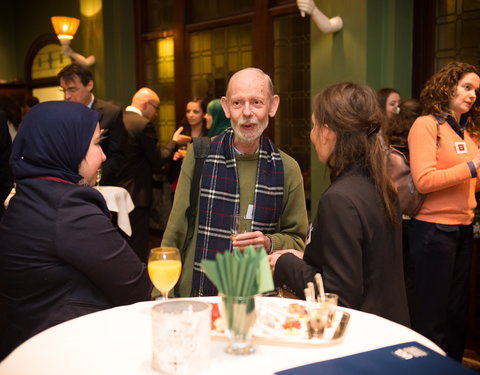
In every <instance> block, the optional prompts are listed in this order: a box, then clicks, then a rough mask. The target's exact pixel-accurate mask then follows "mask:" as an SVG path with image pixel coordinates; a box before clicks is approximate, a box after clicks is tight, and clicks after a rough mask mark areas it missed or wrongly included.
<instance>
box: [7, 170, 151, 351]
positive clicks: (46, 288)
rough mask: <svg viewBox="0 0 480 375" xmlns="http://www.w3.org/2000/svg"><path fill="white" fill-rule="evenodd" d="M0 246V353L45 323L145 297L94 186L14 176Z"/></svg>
mask: <svg viewBox="0 0 480 375" xmlns="http://www.w3.org/2000/svg"><path fill="white" fill-rule="evenodd" d="M0 243H1V246H0V332H1V334H0V358H2V357H3V356H4V355H6V354H7V353H8V352H10V351H11V350H12V349H14V348H15V347H16V346H17V345H19V344H20V343H22V342H23V341H25V340H27V339H28V338H29V337H31V336H33V335H35V334H37V333H38V332H40V331H42V330H44V329H46V328H49V327H51V326H54V325H56V324H59V323H61V322H64V321H66V320H69V319H73V318H76V317H78V316H81V315H84V314H88V313H91V312H95V311H99V310H104V309H107V308H110V307H114V306H119V305H125V304H131V303H134V302H138V301H142V300H148V299H149V298H150V291H151V283H150V281H149V277H148V273H147V270H146V266H145V264H143V263H142V262H140V260H139V259H138V257H137V256H136V255H135V254H134V252H133V251H132V249H131V248H130V247H129V246H128V245H127V243H126V242H125V240H124V239H123V238H122V236H121V235H120V234H119V233H118V230H117V229H116V228H115V227H113V225H112V223H111V221H110V217H109V211H108V209H107V206H106V203H105V200H104V199H103V197H102V195H101V194H100V193H99V192H98V191H97V190H96V189H93V188H90V187H86V186H80V185H73V184H68V183H62V182H56V181H50V180H44V179H33V178H29V179H24V180H20V181H17V193H16V194H15V196H14V197H13V198H12V200H11V201H10V204H9V207H8V209H7V210H6V212H5V214H4V216H3V219H2V221H1V222H0Z"/></svg>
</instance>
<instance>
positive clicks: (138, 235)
mask: <svg viewBox="0 0 480 375" xmlns="http://www.w3.org/2000/svg"><path fill="white" fill-rule="evenodd" d="M128 217H129V219H130V225H131V227H132V235H131V236H130V237H128V236H127V235H126V234H123V236H124V238H125V239H126V240H127V242H128V244H129V245H130V247H131V248H132V249H133V251H135V253H136V254H137V256H138V257H139V258H140V260H141V261H142V262H144V263H147V261H148V252H149V248H148V236H149V224H150V207H135V209H134V210H133V211H132V212H130V213H129V214H128ZM122 233H123V232H122Z"/></svg>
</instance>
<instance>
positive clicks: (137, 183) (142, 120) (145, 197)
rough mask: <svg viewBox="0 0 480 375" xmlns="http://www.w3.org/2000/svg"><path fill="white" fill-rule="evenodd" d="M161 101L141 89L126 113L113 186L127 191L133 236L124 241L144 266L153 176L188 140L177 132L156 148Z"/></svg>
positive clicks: (149, 92)
mask: <svg viewBox="0 0 480 375" xmlns="http://www.w3.org/2000/svg"><path fill="white" fill-rule="evenodd" d="M159 105H160V98H159V97H158V95H157V94H156V93H155V92H154V91H152V90H150V89H149V88H146V87H144V88H141V89H140V90H138V91H137V92H136V93H135V95H134V96H133V98H132V103H131V104H130V106H128V107H127V108H126V109H125V112H124V114H123V122H124V125H125V128H126V130H127V135H128V136H127V147H126V149H125V164H124V165H123V166H122V169H121V171H120V172H119V175H118V179H117V180H116V181H114V182H115V185H118V186H122V187H124V188H125V189H127V190H128V192H129V193H130V196H131V197H132V200H133V203H134V204H135V209H134V210H133V211H132V212H130V215H129V216H130V223H131V226H132V236H131V237H127V238H126V240H127V242H128V243H129V245H130V246H131V247H132V249H133V250H134V251H135V252H136V253H137V255H138V256H139V258H140V259H141V260H142V261H144V262H147V258H148V229H149V218H150V206H151V204H152V172H153V170H154V169H156V168H159V167H161V166H162V165H163V164H164V163H166V162H168V161H170V160H171V159H172V156H173V154H174V153H175V151H176V150H177V149H178V146H183V145H186V144H187V143H189V142H190V140H191V138H190V137H189V136H187V135H183V134H180V133H181V132H182V130H183V127H180V128H178V130H177V131H176V132H175V134H174V135H173V137H172V140H171V141H170V142H168V144H167V145H166V146H164V147H158V146H157V143H158V138H157V134H156V131H155V126H154V124H153V122H152V121H153V119H154V118H155V117H156V116H157V112H158V107H159Z"/></svg>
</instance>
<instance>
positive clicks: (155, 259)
mask: <svg viewBox="0 0 480 375" xmlns="http://www.w3.org/2000/svg"><path fill="white" fill-rule="evenodd" d="M181 271H182V260H181V258H180V251H179V250H178V249H177V248H176V247H155V248H153V249H151V250H150V256H149V257H148V275H149V276H150V280H152V283H153V285H155V288H157V289H158V290H159V291H160V293H162V296H163V300H164V301H166V300H167V299H168V292H170V290H172V288H173V287H174V286H175V284H176V283H177V281H178V279H179V278H180V272H181Z"/></svg>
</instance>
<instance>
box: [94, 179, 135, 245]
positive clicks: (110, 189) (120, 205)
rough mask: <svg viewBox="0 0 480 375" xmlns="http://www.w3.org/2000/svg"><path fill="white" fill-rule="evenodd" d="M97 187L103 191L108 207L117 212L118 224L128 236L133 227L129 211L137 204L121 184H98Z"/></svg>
mask: <svg viewBox="0 0 480 375" xmlns="http://www.w3.org/2000/svg"><path fill="white" fill-rule="evenodd" d="M95 188H96V189H98V191H99V192H100V193H102V195H103V197H104V198H105V201H106V202H107V207H108V209H109V210H110V211H113V212H117V213H118V215H117V225H118V227H119V228H120V229H121V230H123V231H124V232H125V233H126V234H127V235H128V236H131V235H132V227H131V226H130V219H129V217H128V213H129V212H131V211H132V210H133V209H134V208H135V205H134V204H133V202H132V198H131V197H130V194H128V191H127V190H125V189H124V188H122V187H119V186H96V187H95Z"/></svg>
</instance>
